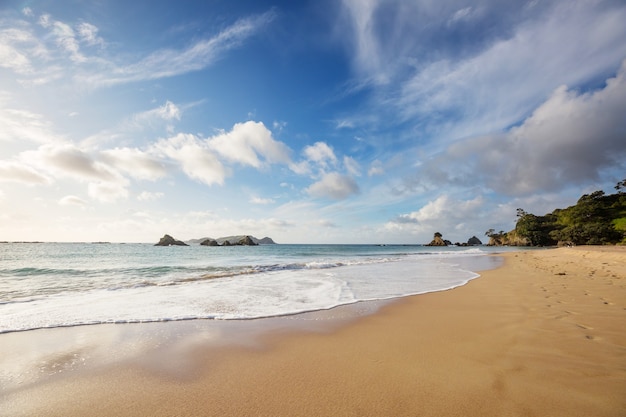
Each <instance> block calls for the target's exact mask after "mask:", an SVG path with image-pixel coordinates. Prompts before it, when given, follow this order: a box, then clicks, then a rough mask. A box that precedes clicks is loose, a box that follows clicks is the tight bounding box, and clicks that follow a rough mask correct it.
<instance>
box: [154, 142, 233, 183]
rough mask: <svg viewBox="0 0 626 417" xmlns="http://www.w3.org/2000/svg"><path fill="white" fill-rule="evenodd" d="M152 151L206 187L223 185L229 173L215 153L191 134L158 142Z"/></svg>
mask: <svg viewBox="0 0 626 417" xmlns="http://www.w3.org/2000/svg"><path fill="white" fill-rule="evenodd" d="M153 151H154V152H157V153H159V154H161V155H163V156H166V157H168V158H170V159H172V160H173V161H175V162H176V163H178V164H179V165H180V167H181V168H182V170H183V171H184V172H185V174H187V176H189V177H190V178H193V179H195V180H198V181H200V182H202V183H204V184H206V185H212V184H219V185H222V184H224V179H225V178H226V176H227V175H228V173H229V172H228V170H227V169H226V168H225V167H224V165H223V164H222V163H221V162H220V160H219V159H218V158H217V156H216V155H215V153H213V151H212V150H210V149H208V147H207V144H206V142H204V141H201V140H199V139H198V138H197V137H195V136H194V135H191V134H182V133H179V134H178V135H176V136H174V137H172V138H169V139H163V140H160V141H159V142H157V143H156V144H155V145H154V148H153Z"/></svg>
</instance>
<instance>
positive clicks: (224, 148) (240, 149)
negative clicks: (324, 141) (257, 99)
mask: <svg viewBox="0 0 626 417" xmlns="http://www.w3.org/2000/svg"><path fill="white" fill-rule="evenodd" d="M208 144H209V146H210V147H211V149H213V150H214V151H215V152H217V153H219V154H220V155H221V156H222V157H224V158H226V159H227V160H229V161H232V162H237V163H240V164H243V165H249V166H252V167H254V168H261V167H262V166H264V165H267V164H271V163H283V164H289V163H290V162H291V158H290V156H289V153H290V150H289V148H288V147H287V145H285V144H284V143H282V142H280V141H276V140H274V139H273V138H272V132H270V131H269V130H268V129H267V128H266V127H265V125H264V124H263V123H262V122H253V121H248V122H245V123H237V124H235V125H234V126H233V129H232V130H231V131H230V132H228V133H222V134H220V135H218V136H215V137H213V138H211V139H209V140H208ZM260 158H262V159H263V160H261V159H260Z"/></svg>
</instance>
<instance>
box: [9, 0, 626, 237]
mask: <svg viewBox="0 0 626 417" xmlns="http://www.w3.org/2000/svg"><path fill="white" fill-rule="evenodd" d="M624 22H626V3H624V2H623V1H622V0H569V1H561V0H556V1H551V0H529V1H522V0H519V1H506V2H503V1H500V0H478V1H476V0H475V1H471V2H470V1H461V0H310V1H306V0H302V1H279V0H277V1H265V0H250V1H246V0H244V1H236V2H233V1H230V0H209V1H192V0H180V1H177V2H172V1H162V0H136V1H132V2H129V1H126V0H107V1H79V0H60V1H59V0H39V1H37V0H30V1H26V0H21V1H17V0H2V1H1V2H0V240H6V241H33V240H36V241H87V242H89V241H111V242H150V243H152V242H157V241H158V239H159V238H160V237H161V236H163V235H164V234H165V233H168V234H170V235H172V236H174V237H175V238H177V239H183V240H187V239H192V238H201V237H213V238H217V237H221V236H229V235H241V234H248V235H253V236H256V237H258V238H261V237H264V236H269V237H272V238H273V239H274V240H275V241H276V242H278V243H386V244H392V243H399V244H419V243H427V242H429V241H430V240H431V239H432V236H433V234H434V233H435V232H439V233H442V234H443V236H444V238H445V239H448V240H450V241H452V242H465V241H467V239H468V238H470V237H471V236H473V235H476V236H478V237H479V238H481V239H482V240H483V241H485V240H486V238H485V236H484V234H485V231H487V230H488V229H491V228H493V229H495V230H496V231H498V230H504V231H508V230H511V229H513V228H514V226H515V220H516V217H515V215H516V209H517V208H523V209H524V210H526V211H527V212H531V213H535V214H537V215H543V214H546V213H548V212H551V211H552V210H554V209H556V208H564V207H567V206H570V205H572V204H575V202H576V201H577V200H578V198H579V197H580V196H581V195H582V194H584V193H590V192H593V191H595V190H604V191H606V192H613V191H614V190H613V186H614V185H615V184H616V183H617V182H618V181H620V180H623V179H624V178H626V25H625V24H624Z"/></svg>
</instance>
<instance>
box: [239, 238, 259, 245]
mask: <svg viewBox="0 0 626 417" xmlns="http://www.w3.org/2000/svg"><path fill="white" fill-rule="evenodd" d="M236 244H237V245H240V246H256V245H258V243H256V242H255V241H254V240H252V238H251V237H250V236H244V237H243V238H242V239H241V240H240V241H239V242H237V243H236Z"/></svg>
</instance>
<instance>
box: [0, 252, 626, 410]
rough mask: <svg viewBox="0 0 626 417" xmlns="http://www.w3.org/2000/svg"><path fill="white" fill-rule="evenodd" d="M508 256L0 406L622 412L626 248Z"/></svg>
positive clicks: (14, 397)
mask: <svg viewBox="0 0 626 417" xmlns="http://www.w3.org/2000/svg"><path fill="white" fill-rule="evenodd" d="M504 257H505V265H504V266H503V267H501V268H499V269H496V270H491V271H485V272H483V273H482V274H481V275H482V276H481V278H479V279H476V280H473V281H471V282H470V283H469V284H467V285H465V286H463V287H459V288H456V289H453V290H449V291H444V292H439V293H430V294H424V295H418V296H412V297H407V298H404V299H401V300H399V301H396V302H393V303H389V304H387V305H386V306H384V307H383V308H382V309H381V310H380V311H378V312H376V313H375V314H371V315H365V316H361V317H357V318H354V319H350V320H343V321H342V320H339V321H334V322H333V320H329V321H328V324H325V323H324V322H323V321H322V322H320V323H319V325H318V326H317V327H316V330H315V331H312V330H308V331H303V330H296V329H297V326H296V327H295V328H294V329H292V330H288V331H280V332H276V331H274V332H271V331H270V332H269V333H267V334H265V335H264V336H259V337H258V340H256V341H254V342H253V343H235V344H230V345H228V346H226V345H220V346H216V345H214V344H211V343H209V342H208V340H210V339H211V335H210V334H199V333H195V334H194V333H191V332H189V333H188V334H186V336H185V337H186V338H187V339H188V340H187V339H186V340H187V342H186V344H184V345H185V346H186V348H185V349H184V352H185V353H184V357H182V356H176V355H175V354H174V353H173V352H172V351H171V350H168V353H167V354H163V355H162V357H159V358H157V359H156V360H157V361H159V364H158V365H157V366H154V364H153V365H150V364H149V363H148V361H147V360H146V359H145V358H143V359H142V357H141V353H140V352H141V349H139V351H138V352H137V355H136V357H135V359H132V358H131V359H125V360H123V361H113V362H112V363H109V364H106V365H103V366H101V367H98V368H96V369H89V370H86V371H82V372H81V371H79V370H78V371H75V372H72V373H70V374H67V375H65V376H63V375H59V376H58V377H56V378H51V379H49V380H48V381H45V382H43V383H41V384H35V385H33V386H29V387H27V388H24V389H14V390H11V392H9V393H8V395H5V396H4V399H1V397H2V396H0V415H7V416H8V415H11V416H19V415H48V416H61V415H62V416H108V415H110V416H118V415H125V416H143V415H151V416H169V415H185V416H200V415H237V416H249V415H255V416H288V415H289V416H292V415H300V416H307V415H334V416H381V415H390V416H391V415H394V416H404V415H420V416H422V415H424V416H444V415H445V416H502V415H537V416H544V415H545V416H568V417H569V416H596V417H602V416H615V417H617V416H624V415H626V366H625V365H626V332H624V326H625V325H626V247H606V246H603V247H575V248H561V249H549V250H545V249H544V250H534V251H520V252H512V253H508V254H505V255H504ZM259 323H261V322H259ZM169 324H170V325H172V326H186V325H187V324H185V323H180V324H176V323H169ZM248 324H252V325H253V324H254V322H253V321H252V322H250V323H248ZM146 326H147V325H137V327H136V328H138V329H144V330H145V329H146V328H147V327H146ZM96 327H98V326H96ZM128 328H130V327H124V329H128ZM156 328H157V327H155V329H156ZM174 328H176V327H174ZM180 328H182V327H180ZM250 328H252V327H250ZM109 329H110V328H109ZM72 334H74V333H71V331H70V329H56V331H54V332H50V333H49V334H48V335H49V336H51V337H53V338H55V339H49V340H48V342H49V343H54V341H55V340H59V341H60V340H62V339H63V338H67V337H68V335H72ZM103 335H104V333H99V332H98V331H94V333H93V340H89V341H88V342H89V343H96V344H97V343H99V342H98V338H99V337H100V338H101V337H104V336H103ZM23 337H25V338H28V337H30V336H27V335H25V336H23ZM151 337H153V339H151V340H155V339H154V338H156V340H157V341H158V337H159V336H158V335H154V334H152V335H151ZM162 337H163V336H162ZM5 340H10V339H5ZM32 341H33V342H36V340H34V338H33V340H32ZM163 341H164V342H165V340H163ZM81 343H87V342H85V341H84V340H82V341H81ZM181 345H183V343H182V342H181ZM181 351H182V350H181ZM181 355H182V354H181ZM71 356H72V351H71V349H68V352H67V354H66V356H65V357H59V358H58V360H59V361H60V362H62V361H67V360H69V358H71Z"/></svg>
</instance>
